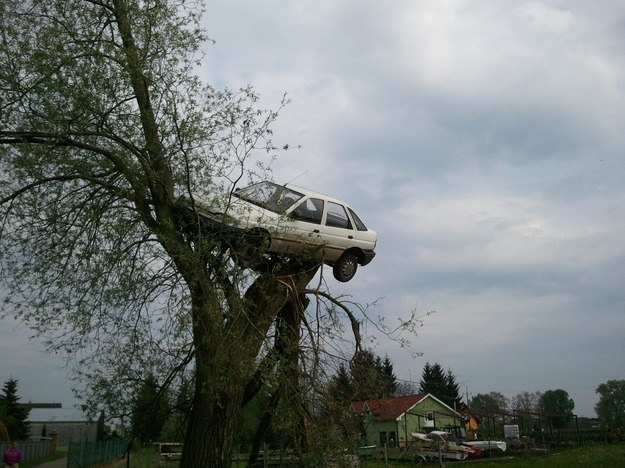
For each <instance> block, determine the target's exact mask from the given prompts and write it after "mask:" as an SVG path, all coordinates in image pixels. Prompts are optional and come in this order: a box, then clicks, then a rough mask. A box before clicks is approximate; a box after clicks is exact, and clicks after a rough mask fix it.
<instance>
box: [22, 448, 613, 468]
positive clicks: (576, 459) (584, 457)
mask: <svg viewBox="0 0 625 468" xmlns="http://www.w3.org/2000/svg"><path fill="white" fill-rule="evenodd" d="M65 455H66V452H60V453H57V454H56V455H50V456H48V457H45V458H40V459H38V460H36V461H29V462H24V463H23V464H21V465H20V468H34V467H36V466H38V465H39V464H41V463H44V462H46V461H52V460H56V459H58V458H63V456H65ZM506 455H507V456H505V457H500V458H497V457H495V458H493V459H484V460H481V461H480V462H478V463H471V462H450V463H447V464H446V466H448V467H449V466H451V467H454V466H457V467H458V468H462V467H464V466H466V465H468V466H470V467H475V468H482V467H497V468H499V467H514V468H544V467H548V468H552V467H553V468H569V467H573V468H575V467H579V468H582V467H583V468H621V467H622V468H625V443H619V444H597V445H593V446H584V447H577V448H573V449H568V450H563V451H558V452H550V453H546V454H536V453H515V454H512V453H508V454H506ZM160 459H161V457H160V456H159V455H158V454H157V453H155V452H154V449H153V448H151V447H149V448H147V447H146V448H143V449H141V450H139V451H137V452H134V453H133V454H132V458H131V463H130V464H131V466H132V467H133V468H153V467H154V466H155V465H154V462H155V461H157V460H160ZM161 466H163V467H166V468H177V467H178V463H177V462H176V461H173V460H172V461H171V462H167V463H166V464H163V465H161ZM236 466H237V464H236V463H233V464H232V467H233V468H234V467H236ZM238 466H239V467H242V466H244V464H239V465H238ZM388 466H389V468H408V467H410V468H412V467H413V466H415V465H414V463H407V462H395V461H391V460H389V462H388ZM419 466H422V467H424V468H426V467H436V466H438V464H437V463H426V464H422V465H419ZM361 467H362V468H384V467H385V464H384V461H383V460H373V459H365V460H363V461H362V464H361Z"/></svg>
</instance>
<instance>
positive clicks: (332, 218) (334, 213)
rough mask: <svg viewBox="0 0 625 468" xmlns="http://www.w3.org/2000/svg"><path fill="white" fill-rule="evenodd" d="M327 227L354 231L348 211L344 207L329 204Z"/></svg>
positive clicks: (332, 203)
mask: <svg viewBox="0 0 625 468" xmlns="http://www.w3.org/2000/svg"><path fill="white" fill-rule="evenodd" d="M326 226H332V227H338V228H343V229H352V223H351V221H350V220H349V217H348V216H347V211H345V207H344V206H343V205H339V204H338V203H334V202H328V216H327V218H326Z"/></svg>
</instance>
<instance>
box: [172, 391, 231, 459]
mask: <svg viewBox="0 0 625 468" xmlns="http://www.w3.org/2000/svg"><path fill="white" fill-rule="evenodd" d="M198 381H199V379H198ZM198 386H199V387H201V386H202V384H201V383H199V385H198V384H196V393H195V397H194V401H193V410H192V412H191V418H190V421H189V428H188V430H187V436H186V440H185V444H184V449H183V451H182V460H181V462H180V466H181V468H200V467H224V468H229V467H230V466H231V463H232V461H231V453H232V447H233V442H234V435H235V429H236V422H237V419H238V415H239V409H240V407H241V398H242V388H241V387H239V388H232V389H231V391H230V392H228V391H225V389H222V390H221V391H217V392H215V393H216V394H211V389H210V388H206V387H205V388H198ZM220 386H221V385H220Z"/></svg>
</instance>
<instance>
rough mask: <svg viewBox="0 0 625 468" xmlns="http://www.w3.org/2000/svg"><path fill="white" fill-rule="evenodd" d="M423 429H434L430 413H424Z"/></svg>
mask: <svg viewBox="0 0 625 468" xmlns="http://www.w3.org/2000/svg"><path fill="white" fill-rule="evenodd" d="M425 427H434V413H433V412H432V411H428V412H427V413H425Z"/></svg>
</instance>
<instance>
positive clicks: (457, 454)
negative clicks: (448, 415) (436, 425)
mask: <svg viewBox="0 0 625 468" xmlns="http://www.w3.org/2000/svg"><path fill="white" fill-rule="evenodd" d="M412 436H413V437H414V440H415V441H416V442H417V446H418V449H417V450H418V451H417V453H418V455H419V456H421V457H423V458H426V459H436V458H438V456H439V452H440V456H441V457H442V458H443V459H446V460H466V459H471V460H477V459H479V458H482V457H483V456H484V450H482V449H481V448H479V447H471V446H469V445H466V444H465V443H464V442H463V441H462V440H461V439H458V438H456V437H454V436H453V435H452V434H450V433H449V432H443V431H432V432H429V433H428V434H421V433H413V434H412Z"/></svg>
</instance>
